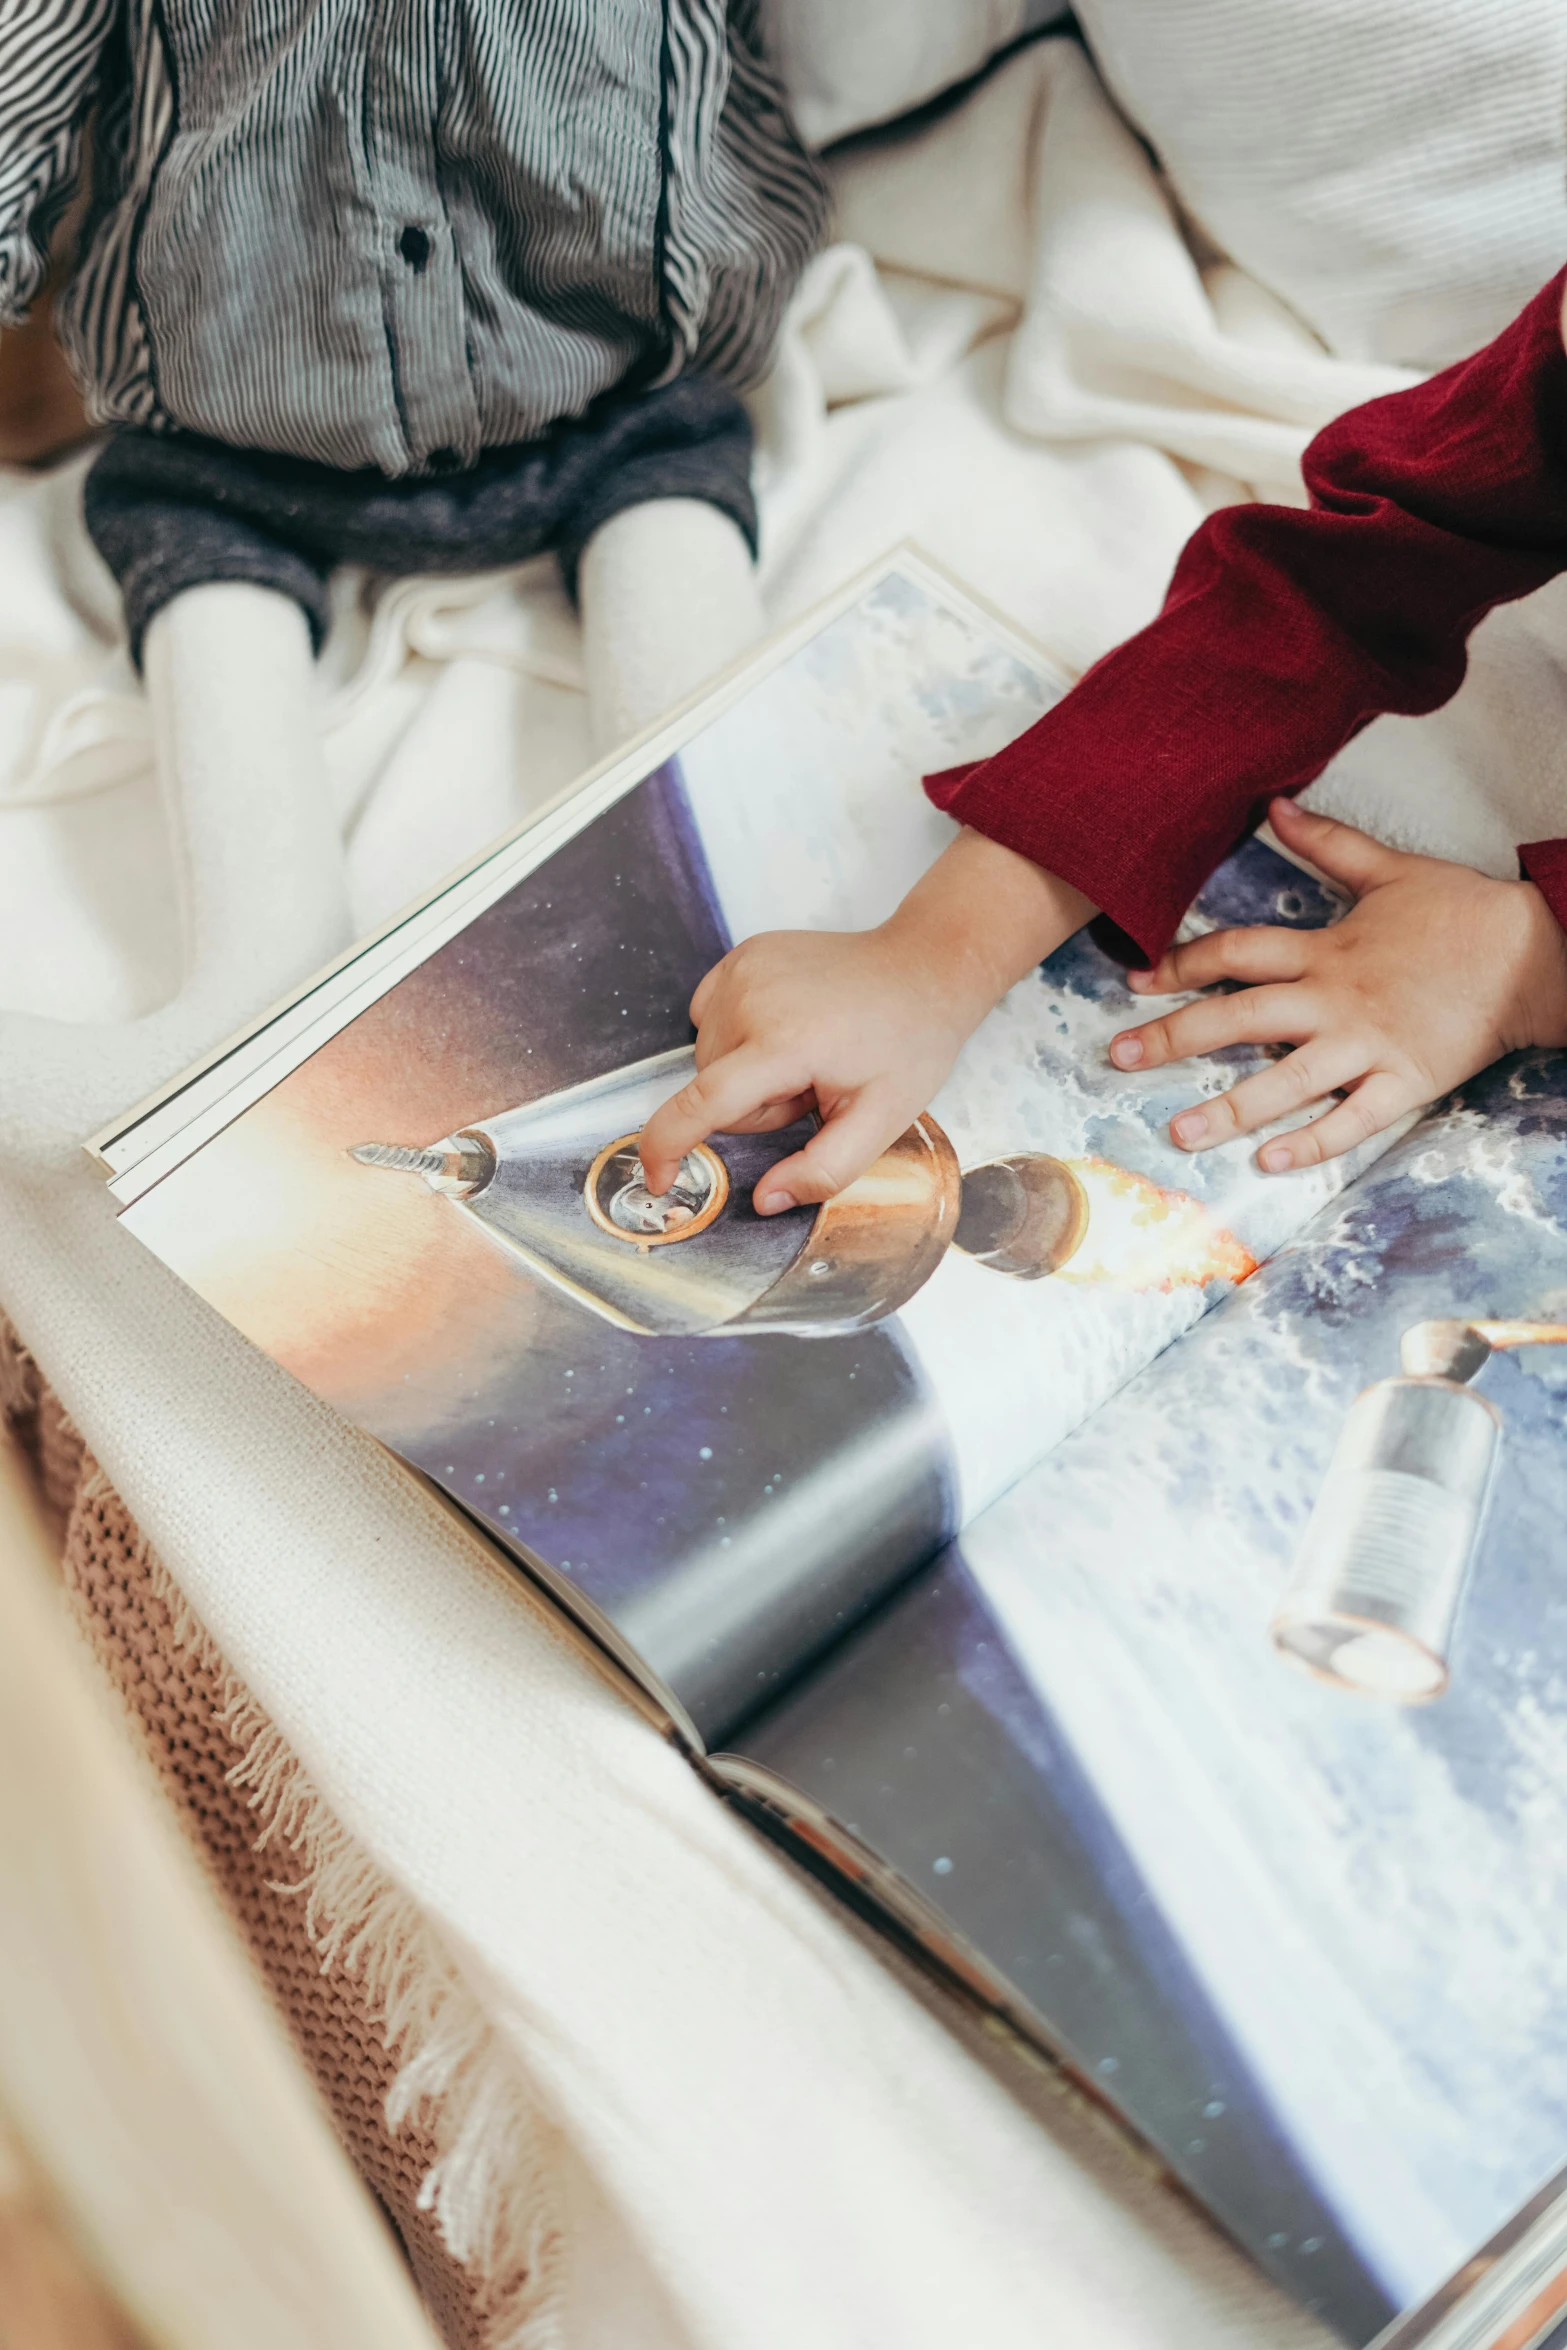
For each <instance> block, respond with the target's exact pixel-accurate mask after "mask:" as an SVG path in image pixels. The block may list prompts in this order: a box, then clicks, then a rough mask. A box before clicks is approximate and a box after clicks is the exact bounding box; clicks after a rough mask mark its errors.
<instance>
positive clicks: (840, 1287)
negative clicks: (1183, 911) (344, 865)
mask: <svg viewBox="0 0 1567 2350" xmlns="http://www.w3.org/2000/svg"><path fill="white" fill-rule="evenodd" d="M695 1067H696V1062H695V1057H694V1055H693V1053H692V1051H691V1049H690V1047H689V1046H687V1047H683V1048H681V1049H679V1050H677V1051H674V1052H668V1053H659V1054H656V1055H655V1056H654V1057H653V1058H652V1059H650V1060H645V1061H637V1062H633V1063H632V1064H631V1065H630V1066H628V1067H627V1068H624V1069H618V1070H615V1071H613V1072H612V1073H611V1074H610V1075H608V1076H606V1077H595V1078H592V1079H590V1080H589V1081H588V1082H587V1083H586V1084H583V1085H574V1086H570V1087H568V1088H566V1089H565V1090H564V1091H562V1092H559V1093H553V1094H549V1095H546V1096H545V1097H544V1098H543V1099H542V1100H540V1101H536V1102H529V1103H526V1104H525V1105H524V1106H523V1107H522V1108H521V1109H515V1110H505V1111H502V1112H501V1113H499V1114H498V1115H497V1116H495V1117H493V1118H488V1119H486V1120H484V1121H483V1122H482V1123H479V1124H477V1125H474V1126H469V1127H464V1128H463V1129H462V1130H461V1132H460V1133H457V1134H452V1135H447V1136H445V1137H443V1138H442V1139H441V1140H440V1141H439V1142H435V1143H432V1144H430V1145H428V1146H426V1147H409V1146H407V1145H404V1144H400V1143H381V1142H364V1143H359V1144H356V1145H355V1146H354V1150H353V1153H352V1155H353V1156H354V1157H355V1158H356V1159H358V1160H360V1161H361V1162H362V1163H363V1164H365V1165H367V1166H372V1167H380V1168H385V1169H388V1170H390V1171H392V1172H397V1173H406V1174H410V1175H416V1176H418V1177H420V1178H421V1179H422V1180H423V1181H424V1182H425V1183H426V1184H428V1185H429V1187H430V1189H431V1190H432V1191H435V1192H438V1193H441V1194H443V1195H444V1196H445V1197H446V1198H448V1199H450V1200H452V1201H453V1202H454V1203H455V1204H456V1206H457V1207H458V1208H459V1209H460V1210H461V1211H462V1212H463V1213H464V1214H465V1215H468V1216H471V1217H472V1218H473V1219H474V1220H475V1221H476V1223H478V1224H479V1225H480V1226H481V1228H482V1229H483V1230H484V1231H485V1233H486V1234H487V1235H488V1236H489V1237H490V1238H491V1239H493V1240H495V1241H497V1242H499V1243H500V1244H501V1245H502V1246H504V1247H505V1248H507V1249H508V1250H509V1251H510V1252H511V1253H512V1254H513V1255H515V1256H516V1257H518V1258H520V1259H521V1261H522V1263H523V1264H524V1265H526V1267H527V1268H528V1270H529V1272H530V1273H532V1274H534V1275H535V1276H536V1277H537V1278H538V1279H539V1280H541V1281H545V1282H548V1283H549V1285H550V1286H551V1287H552V1288H554V1289H556V1290H559V1291H561V1292H563V1293H564V1294H565V1295H566V1296H568V1297H570V1298H572V1299H574V1300H575V1301H576V1303H577V1304H579V1305H581V1306H583V1307H585V1308H586V1309H587V1310H588V1311H589V1312H591V1313H594V1314H598V1315H600V1316H602V1318H603V1319H604V1320H605V1321H608V1322H613V1323H615V1324H617V1325H618V1326H619V1327H620V1328H621V1329H623V1330H632V1331H636V1332H639V1333H641V1334H642V1335H644V1336H647V1337H714V1336H720V1335H723V1336H728V1335H733V1334H735V1333H738V1332H766V1331H774V1332H780V1331H783V1332H789V1333H790V1334H792V1335H793V1336H795V1337H804V1338H823V1337H834V1336H840V1335H842V1334H843V1333H845V1332H848V1331H854V1330H863V1329H865V1328H867V1327H869V1325H870V1324H872V1323H874V1322H879V1321H882V1320H883V1319H884V1318H885V1317H886V1316H887V1315H889V1314H894V1313H896V1312H897V1311H898V1309H899V1307H900V1306H903V1305H906V1304H907V1303H908V1301H909V1299H910V1298H911V1297H913V1296H914V1294H915V1292H916V1291H917V1290H919V1289H920V1288H922V1287H923V1285H924V1284H925V1282H927V1281H928V1280H929V1279H930V1276H931V1274H932V1273H933V1272H934V1271H935V1269H936V1267H937V1265H938V1264H940V1262H941V1260H942V1258H943V1257H944V1256H945V1255H946V1253H947V1250H948V1249H949V1248H953V1247H955V1248H958V1249H960V1250H961V1251H962V1252H963V1253H964V1254H965V1255H967V1256H969V1257H971V1258H972V1259H973V1260H974V1262H975V1263H976V1264H980V1265H984V1266H987V1267H988V1268H989V1269H990V1270H992V1271H994V1272H998V1273H1003V1274H1006V1275H1008V1276H1009V1277H1010V1278H1012V1279H1014V1280H1023V1281H1032V1280H1039V1279H1042V1278H1043V1277H1045V1276H1046V1275H1048V1274H1051V1273H1054V1272H1056V1271H1058V1270H1059V1269H1060V1268H1061V1266H1063V1265H1064V1264H1066V1263H1067V1262H1068V1261H1069V1259H1070V1258H1071V1256H1072V1254H1073V1252H1074V1251H1075V1250H1076V1249H1077V1248H1078V1246H1079V1245H1080V1244H1081V1241H1082V1238H1083V1234H1084V1232H1085V1230H1086V1228H1087V1222H1088V1203H1087V1199H1086V1196H1085V1194H1084V1191H1083V1187H1082V1185H1081V1183H1080V1182H1079V1181H1078V1178H1077V1177H1076V1175H1075V1174H1074V1173H1073V1172H1072V1170H1071V1168H1069V1167H1067V1166H1065V1165H1064V1164H1063V1163H1062V1162H1061V1161H1060V1160H1059V1159H1053V1158H1050V1157H1048V1156H1046V1155H1045V1154H1043V1153H1039V1152H1022V1153H1018V1154H1017V1155H1015V1156H1014V1157H1011V1158H1003V1159H995V1160H991V1161H989V1162H988V1163H987V1164H986V1165H984V1166H981V1167H976V1168H973V1169H971V1170H970V1171H969V1172H968V1173H967V1174H960V1172H959V1169H958V1162H957V1156H956V1153H955V1152H954V1150H953V1148H952V1145H951V1143H950V1142H949V1140H948V1139H947V1136H946V1135H945V1134H944V1133H943V1131H942V1129H941V1127H940V1126H939V1125H938V1124H937V1122H936V1120H935V1119H934V1118H932V1117H931V1116H929V1114H928V1113H927V1115H926V1116H924V1117H922V1118H918V1119H916V1120H915V1122H914V1124H913V1125H912V1126H910V1127H909V1128H908V1129H907V1131H906V1132H905V1133H903V1134H901V1135H899V1137H898V1139H897V1140H896V1142H894V1143H893V1144H891V1146H890V1147H889V1148H888V1149H887V1150H885V1151H884V1152H883V1153H882V1155H881V1157H880V1158H879V1159H877V1160H876V1162H875V1163H874V1165H872V1166H870V1167H868V1168H867V1169H866V1171H865V1173H864V1174H863V1175H861V1176H860V1177H859V1178H858V1180H857V1181H856V1182H854V1183H851V1184H850V1185H848V1186H847V1188H846V1189H845V1190H843V1191H841V1192H839V1193H838V1195H837V1196H836V1198H834V1199H830V1200H828V1201H826V1202H825V1203H824V1204H823V1205H822V1206H820V1207H804V1208H795V1209H790V1210H786V1211H785V1212H784V1213H783V1214H781V1215H777V1216H759V1215H758V1214H757V1213H756V1211H755V1209H754V1208H753V1207H752V1205H751V1191H752V1187H753V1186H754V1185H755V1184H756V1182H757V1181H758V1180H759V1179H760V1177H761V1176H762V1175H763V1174H764V1173H765V1172H766V1170H767V1168H768V1167H770V1166H773V1165H775V1164H776V1163H777V1162H778V1160H780V1159H782V1158H786V1157H787V1156H788V1155H789V1154H790V1153H791V1152H792V1151H795V1150H797V1149H798V1148H799V1147H800V1146H801V1143H802V1142H803V1140H804V1139H805V1135H806V1129H805V1128H803V1127H789V1128H785V1129H783V1130H781V1131H779V1132H775V1133H772V1134H725V1135H719V1136H716V1137H715V1138H714V1139H713V1140H712V1141H711V1142H706V1143H701V1144H699V1145H698V1147H697V1148H696V1149H695V1150H693V1151H691V1152H689V1153H688V1154H687V1156H686V1157H685V1159H684V1160H683V1161H682V1162H681V1166H680V1171H679V1173H678V1175H677V1176H676V1178H675V1181H674V1183H673V1185H672V1186H671V1187H670V1189H669V1190H668V1191H667V1192H666V1193H664V1194H663V1195H662V1197H658V1198H655V1197H653V1196H652V1195H651V1194H650V1193H649V1192H648V1190H647V1188H646V1186H645V1184H644V1183H643V1181H642V1170H641V1166H640V1164H639V1162H638V1158H637V1136H638V1134H639V1133H640V1132H641V1129H642V1127H643V1125H644V1124H645V1123H646V1121H647V1119H648V1118H649V1117H650V1116H651V1115H652V1113H653V1111H654V1110H655V1109H657V1108H658V1106H659V1104H660V1103H661V1102H663V1101H666V1100H667V1099H668V1097H669V1095H670V1094H671V1093H673V1092H674V1091H675V1090H676V1089H677V1088H678V1087H679V1086H680V1085H681V1084H683V1083H684V1082H685V1081H686V1080H687V1079H688V1078H689V1077H690V1076H691V1075H692V1074H693V1073H694V1071H695Z"/></svg>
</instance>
